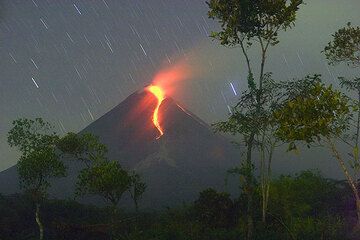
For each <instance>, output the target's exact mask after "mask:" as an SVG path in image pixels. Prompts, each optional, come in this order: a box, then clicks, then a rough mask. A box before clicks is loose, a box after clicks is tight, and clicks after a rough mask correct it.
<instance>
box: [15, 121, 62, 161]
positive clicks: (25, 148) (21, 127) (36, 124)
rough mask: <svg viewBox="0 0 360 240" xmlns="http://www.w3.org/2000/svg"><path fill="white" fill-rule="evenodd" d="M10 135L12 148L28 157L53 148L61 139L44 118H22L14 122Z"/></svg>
mask: <svg viewBox="0 0 360 240" xmlns="http://www.w3.org/2000/svg"><path fill="white" fill-rule="evenodd" d="M12 124H13V127H12V129H11V130H10V131H9V133H8V143H9V145H10V147H17V148H18V149H19V150H20V152H21V154H22V155H28V154H30V153H32V152H34V151H37V150H39V149H43V148H47V147H49V146H53V145H54V144H55V143H56V142H57V140H58V139H59V137H58V136H57V134H56V133H55V132H54V131H53V126H51V124H50V123H48V122H45V121H44V120H43V119H42V118H35V119H27V118H20V119H17V120H15V121H13V123H12Z"/></svg>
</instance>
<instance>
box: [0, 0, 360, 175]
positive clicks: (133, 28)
mask: <svg viewBox="0 0 360 240" xmlns="http://www.w3.org/2000/svg"><path fill="white" fill-rule="evenodd" d="M306 2H307V5H305V6H302V7H301V10H300V12H299V16H298V20H297V22H296V26H295V28H294V29H291V30H289V31H288V32H286V33H285V34H281V35H280V41H281V43H280V44H279V45H278V46H277V47H275V48H272V49H271V50H270V52H269V54H270V56H269V58H268V59H267V61H268V63H267V67H266V69H267V70H268V71H272V72H273V73H274V77H275V79H279V80H286V79H291V78H294V77H301V76H305V75H306V74H309V73H321V74H323V76H324V79H325V80H326V81H327V82H329V83H334V84H336V83H337V80H336V78H337V76H340V75H343V76H351V75H354V74H356V73H359V70H358V69H357V70H356V69H348V68H346V67H342V66H340V67H335V68H334V67H328V66H327V64H326V61H325V58H324V56H323V55H322V54H321V53H320V51H321V50H322V49H323V47H324V46H325V44H326V43H327V42H328V41H329V40H330V39H331V37H330V35H331V34H332V33H333V32H334V31H336V30H337V29H338V28H340V27H342V26H344V25H345V24H346V23H347V22H349V21H351V22H352V23H353V24H354V25H360V16H359V9H360V1H359V0H346V1H339V0H327V1H324V0H313V1H310V0H307V1H306ZM217 27H218V24H217V23H216V22H215V21H213V20H211V19H208V18H207V5H206V4H205V1H204V0H142V1H140V0H113V1H112V0H83V1H76V0H71V1H70V0H0V55H1V61H0V72H1V74H0V153H1V154H0V171H1V170H4V169H6V168H8V167H10V166H12V165H14V164H15V163H16V161H17V154H16V152H15V151H13V150H10V148H9V147H8V144H7V142H6V134H7V132H8V131H9V129H10V127H11V122H12V121H13V120H14V119H17V118H20V117H42V118H44V119H45V120H47V121H49V122H51V123H53V124H54V125H55V127H56V130H57V131H58V132H59V133H60V134H64V133H65V132H68V131H74V132H77V131H79V130H81V129H83V128H84V127H85V126H87V125H88V124H89V123H91V122H93V121H94V120H96V119H97V118H99V117H101V116H102V115H103V114H105V113H106V112H107V111H109V110H110V109H112V108H113V107H115V106H116V105H117V104H119V103H120V102H121V101H122V100H124V99H125V98H126V97H127V96H128V95H130V94H131V93H133V92H134V91H136V90H139V89H141V88H142V87H144V86H145V85H147V84H149V83H151V81H152V79H153V77H154V76H155V75H156V74H157V73H158V72H161V71H162V70H164V69H168V68H172V67H174V66H176V65H177V64H179V62H180V63H182V64H185V65H186V66H189V69H190V70H191V71H190V72H191V73H190V75H189V76H187V77H186V79H185V78H184V80H183V81H181V82H180V83H177V85H176V89H177V90H176V91H175V92H173V93H172V95H171V96H172V97H173V98H175V99H176V100H177V101H178V102H180V103H181V104H182V105H183V106H185V107H186V108H188V109H189V110H190V111H192V112H193V113H195V114H196V115H198V116H199V117H200V118H202V119H204V120H205V121H206V122H208V123H212V122H214V121H217V120H220V119H225V118H226V116H227V114H228V106H231V105H233V103H234V102H235V101H236V99H237V98H238V96H239V94H240V93H241V91H242V90H244V89H245V86H246V80H245V79H246V68H245V65H244V63H243V61H242V58H241V55H240V51H239V49H237V48H234V49H228V48H225V47H222V46H220V45H219V44H218V42H216V41H212V40H211V39H210V38H209V37H208V35H209V34H210V32H211V30H216V28H217ZM255 50H256V49H255ZM257 53H258V52H257V51H253V52H252V55H253V56H254V57H255V56H257V55H256V54H257ZM253 61H254V63H256V62H257V59H256V57H255V58H254V60H253ZM305 156H306V155H305ZM308 156H310V155H308ZM295 158H298V157H295ZM302 158H306V157H304V156H303V157H302ZM332 164H336V162H335V161H332ZM275 165H277V166H278V168H280V169H281V168H288V169H297V168H299V166H300V168H301V167H304V168H316V167H320V168H322V169H325V170H324V171H327V172H328V173H330V174H334V175H336V174H337V172H336V170H333V169H335V168H334V167H333V166H331V165H328V164H327V162H326V161H325V160H323V161H317V162H316V163H315V162H313V161H312V160H307V161H302V162H300V161H297V162H296V161H295V160H294V162H292V163H288V162H287V163H285V160H284V161H283V160H281V161H278V162H277V163H275Z"/></svg>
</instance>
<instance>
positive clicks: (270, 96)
mask: <svg viewBox="0 0 360 240" xmlns="http://www.w3.org/2000/svg"><path fill="white" fill-rule="evenodd" d="M263 81H264V82H263V87H262V89H261V90H259V89H250V90H246V91H244V92H242V94H241V97H240V99H239V101H238V103H237V104H236V106H235V107H234V108H232V113H231V114H230V116H229V118H228V120H227V121H223V122H218V123H215V124H213V126H214V128H215V130H216V131H221V132H226V133H230V134H233V135H235V134H241V135H243V136H245V137H249V136H250V135H251V134H255V135H257V134H260V133H262V132H264V131H267V130H269V128H271V127H273V126H274V125H276V122H275V121H274V118H273V112H274V111H275V109H277V107H278V106H279V105H280V100H281V91H280V90H281V89H280V88H279V86H280V85H279V84H276V83H275V82H274V81H273V80H272V78H271V74H270V73H267V74H265V75H264V80H263Z"/></svg>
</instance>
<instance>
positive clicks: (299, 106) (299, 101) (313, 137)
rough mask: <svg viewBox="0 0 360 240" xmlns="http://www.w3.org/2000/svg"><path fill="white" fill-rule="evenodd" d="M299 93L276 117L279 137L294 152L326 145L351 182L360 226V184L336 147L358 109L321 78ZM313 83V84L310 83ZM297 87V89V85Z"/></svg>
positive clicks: (290, 96) (284, 105)
mask: <svg viewBox="0 0 360 240" xmlns="http://www.w3.org/2000/svg"><path fill="white" fill-rule="evenodd" d="M313 80H314V81H313V82H312V84H309V85H307V86H306V87H305V88H302V89H301V90H300V91H298V92H297V93H296V90H295V91H292V92H289V94H288V100H287V101H286V102H285V103H284V104H283V106H282V107H281V109H278V110H277V111H276V113H275V118H276V119H277V121H278V122H279V125H280V127H279V128H278V130H277V135H278V136H279V137H280V138H281V139H282V140H283V141H286V142H289V143H290V149H294V148H296V142H298V141H304V142H305V143H306V144H307V145H308V146H309V147H311V146H312V145H313V144H316V143H317V144H323V143H324V144H325V146H326V147H327V148H328V149H329V150H330V151H331V152H332V154H333V155H334V157H335V159H336V160H337V162H338V163H339V165H340V168H341V170H342V171H343V173H344V175H345V177H346V179H347V182H348V184H349V186H350V188H351V189H352V192H353V195H354V198H355V201H356V208H357V217H358V224H359V222H360V195H359V192H358V182H357V179H356V178H355V176H354V175H353V174H352V172H351V171H350V170H349V166H348V165H347V164H346V162H345V160H344V157H343V156H342V154H341V152H340V151H339V150H338V148H337V146H336V141H339V140H341V139H343V135H344V133H346V132H347V131H348V130H349V123H350V119H351V117H352V110H353V109H354V107H353V106H352V103H351V101H350V99H349V98H348V97H347V96H345V95H344V94H343V93H341V92H340V91H338V90H334V89H333V88H332V86H331V85H330V86H325V85H324V84H323V83H321V81H320V78H319V76H317V77H315V78H314V79H313ZM309 83H311V82H309ZM293 87H294V85H293Z"/></svg>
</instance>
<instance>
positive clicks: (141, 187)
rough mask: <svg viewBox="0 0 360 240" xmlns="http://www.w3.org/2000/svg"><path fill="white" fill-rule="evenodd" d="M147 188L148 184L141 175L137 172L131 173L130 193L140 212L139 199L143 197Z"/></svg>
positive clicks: (136, 209) (136, 208)
mask: <svg viewBox="0 0 360 240" xmlns="http://www.w3.org/2000/svg"><path fill="white" fill-rule="evenodd" d="M145 190H146V184H145V183H144V182H143V181H141V177H140V175H139V174H137V173H135V172H133V173H131V175H130V187H129V193H130V196H131V199H132V200H133V201H134V204H135V211H136V212H138V210H139V200H140V199H141V197H142V195H143V194H144V192H145Z"/></svg>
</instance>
